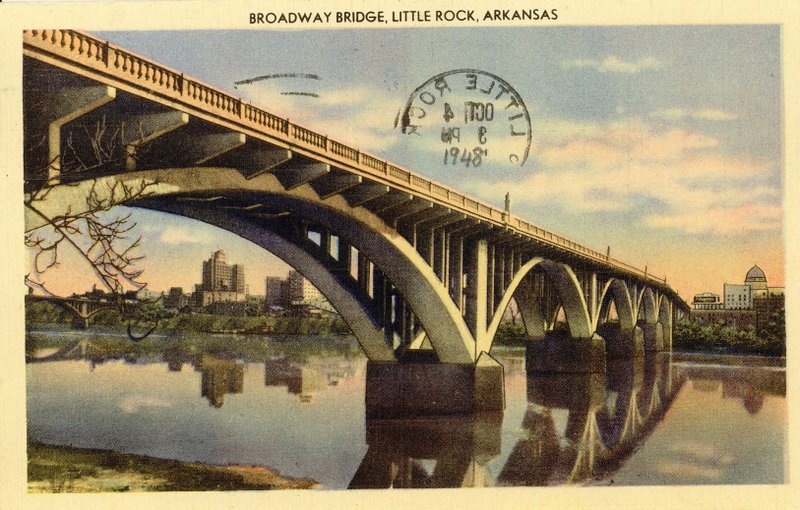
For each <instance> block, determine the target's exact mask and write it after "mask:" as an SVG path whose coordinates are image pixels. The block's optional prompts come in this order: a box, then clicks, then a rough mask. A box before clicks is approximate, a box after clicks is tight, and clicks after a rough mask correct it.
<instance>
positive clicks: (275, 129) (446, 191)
mask: <svg viewBox="0 0 800 510" xmlns="http://www.w3.org/2000/svg"><path fill="white" fill-rule="evenodd" d="M23 36H24V42H25V44H27V45H29V46H33V47H36V48H39V49H41V50H44V51H49V52H50V53H53V54H56V55H59V56H61V57H67V58H68V59H71V60H73V61H75V62H77V63H78V64H81V65H83V66H87V67H91V68H94V69H97V70H99V71H100V72H103V73H105V74H111V75H112V76H113V77H116V78H120V79H123V80H125V81H126V82H127V83H129V84H132V85H134V86H137V87H139V88H141V89H143V90H144V91H146V92H148V93H150V92H160V93H163V94H165V95H167V96H168V97H169V98H171V99H174V98H176V96H177V97H178V98H179V99H181V100H183V101H184V102H185V103H187V104H189V105H191V106H194V107H196V108H200V109H202V110H203V111H205V112H209V113H213V114H216V115H219V116H221V117H223V118H225V119H228V120H234V121H236V122H239V123H241V124H243V125H245V126H249V127H255V128H256V130H257V131H259V132H261V133H264V134H267V135H270V136H272V137H274V138H277V139H278V140H282V141H284V142H289V143H292V142H300V143H302V144H303V145H305V146H310V147H313V148H314V149H315V150H321V151H322V152H324V153H325V155H326V156H327V157H329V158H331V159H336V160H339V161H341V162H343V163H346V164H347V165H349V166H351V167H353V168H354V169H356V170H357V171H360V172H362V173H365V174H368V175H370V176H374V177H377V178H379V179H387V178H388V180H389V181H392V182H397V183H400V184H402V185H403V186H404V187H406V188H409V189H411V190H413V191H415V192H417V193H418V194H419V195H421V196H423V197H425V198H428V199H431V200H433V201H436V202H438V203H441V204H443V205H446V206H447V207H451V208H454V209H457V210H463V211H464V212H467V213H470V214H472V215H475V216H478V217H479V218H483V219H487V220H491V221H493V222H502V223H505V224H507V225H509V226H510V227H511V228H516V230H518V231H519V232H521V233H524V234H526V235H528V236H530V237H532V238H534V239H536V240H538V241H541V242H545V243H546V244H550V245H555V246H559V247H561V248H564V249H567V250H569V251H572V252H577V253H580V254H582V255H584V256H586V257H588V258H591V259H594V260H595V261H597V262H600V263H603V264H606V265H611V266H614V267H616V268H618V269H621V270H624V271H626V272H629V273H633V274H635V275H637V276H639V277H642V278H645V279H647V280H650V281H653V282H658V283H665V282H666V279H661V278H656V277H654V276H652V275H649V274H647V272H646V271H642V270H641V269H638V268H636V267H634V266H631V265H629V264H626V263H624V262H622V261H619V260H617V259H614V258H611V257H609V256H607V255H605V254H602V253H599V252H597V251H595V250H592V249H589V248H586V247H584V246H581V245H579V244H577V243H575V242H573V241H570V240H568V239H566V238H564V237H562V236H559V235H557V234H554V233H552V232H550V231H547V230H545V229H542V228H541V227H537V226H536V225H533V224H531V223H529V222H527V221H525V220H522V219H517V218H514V219H511V217H510V215H508V214H506V211H503V210H500V209H498V208H496V207H494V206H492V205H491V204H488V203H485V202H482V201H479V200H477V199H474V198H471V197H467V196H465V195H464V194H462V193H460V192H458V191H456V190H454V189H451V188H448V187H446V186H444V185H442V184H440V183H436V182H434V181H431V180H430V179H426V178H425V177H423V176H421V175H419V174H416V173H414V172H411V171H409V170H406V169H404V168H400V167H398V166H396V165H393V164H391V163H389V162H387V161H385V160H382V159H379V158H376V157H374V156H372V155H370V154H366V153H364V152H361V151H359V150H358V149H355V148H353V147H350V146H348V145H346V144H343V143H341V142H338V141H335V140H331V139H329V138H328V137H327V136H324V135H321V134H319V133H317V132H315V131H312V130H310V129H308V128H305V127H303V126H300V125H297V124H292V123H291V122H289V120H287V119H283V118H281V117H278V116H276V115H273V114H271V113H269V112H267V111H265V110H262V109H260V108H258V107H255V106H253V105H251V104H246V103H242V100H241V99H240V98H238V97H234V96H232V95H230V94H228V93H226V92H223V91H221V90H219V89H217V88H215V87H213V86H211V85H207V84H204V83H202V82H200V81H198V80H195V79H192V78H187V77H185V76H184V75H183V74H182V73H180V72H178V71H175V70H173V69H170V68H168V67H166V66H163V65H161V64H158V63H156V62H154V61H152V60H149V59H147V58H145V57H142V56H139V55H136V54H135V53H132V52H130V51H128V50H125V49H123V48H121V47H118V46H116V45H114V44H111V43H109V42H107V41H103V40H101V39H98V38H96V37H93V36H91V35H89V34H86V33H84V32H79V31H76V30H25V31H24V32H23Z"/></svg>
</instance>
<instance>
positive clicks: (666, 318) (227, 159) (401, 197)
mask: <svg viewBox="0 0 800 510" xmlns="http://www.w3.org/2000/svg"><path fill="white" fill-rule="evenodd" d="M23 54H24V60H23V87H24V94H23V99H24V115H25V117H24V132H25V191H26V194H27V195H26V198H27V202H28V205H29V207H27V208H26V229H27V230H28V231H30V230H33V229H36V228H39V227H41V226H43V225H44V224H45V221H44V219H43V218H48V217H49V218H52V217H59V216H61V215H64V214H67V212H70V213H72V214H74V213H76V212H80V211H81V210H85V209H86V208H87V207H89V205H88V202H89V200H88V199H87V197H91V200H92V201H93V202H95V203H97V201H98V200H100V201H110V203H114V202H118V201H124V202H125V205H128V206H133V207H144V208H149V209H153V210H158V211H164V212H169V213H174V214H179V215H183V216H186V217H190V218H194V219H198V220H200V221H203V222H206V223H209V224H212V225H216V226H219V227H221V228H224V229H226V230H229V231H231V232H234V233H236V234H238V235H240V236H241V237H243V238H245V239H248V240H250V241H252V242H254V243H256V244H258V245H260V246H262V247H264V248H265V249H267V250H268V251H270V252H272V253H273V254H275V255H276V256H278V257H280V258H282V259H283V260H285V261H286V262H287V263H289V264H290V265H292V266H293V267H295V268H296V269H297V270H298V271H300V272H301V273H302V274H303V275H304V276H305V277H306V278H308V279H309V280H310V281H311V282H312V283H313V284H314V285H315V286H316V287H317V288H318V289H319V290H320V291H321V292H322V293H323V294H324V295H325V297H326V298H327V299H328V301H329V302H330V303H331V305H332V306H333V307H334V308H335V309H336V310H337V311H338V312H339V314H340V315H341V316H342V317H343V318H344V320H345V321H346V322H347V324H348V325H349V326H350V328H351V329H352V331H353V333H354V335H355V336H356V337H357V338H358V340H359V342H360V344H361V346H362V348H363V350H364V352H365V354H366V355H367V356H368V358H369V359H370V360H371V361H372V362H373V364H372V366H373V367H374V368H375V369H376V370H380V367H378V365H379V364H380V363H395V362H397V361H401V362H402V361H406V362H410V361H414V360H428V361H430V360H433V361H438V362H441V364H442V365H443V366H445V367H453V366H455V367H489V366H493V367H498V365H497V364H496V362H494V361H493V360H491V358H490V357H489V356H488V353H489V351H490V349H491V347H492V342H493V339H494V336H495V333H496V331H497V328H498V326H499V324H500V322H501V319H502V316H503V313H504V311H505V309H506V307H507V306H508V304H509V303H510V301H511V300H512V298H513V299H515V301H516V303H517V304H518V307H519V310H520V312H521V316H522V318H523V320H524V324H525V329H526V333H527V335H528V337H530V339H531V341H532V342H531V344H530V345H531V347H530V348H529V356H528V369H529V370H548V371H572V372H575V371H578V372H581V371H603V370H604V368H605V360H606V357H609V358H614V357H623V358H625V357H628V358H629V357H636V356H640V355H642V353H643V351H644V350H645V349H647V350H669V349H670V348H671V339H672V333H671V332H672V327H673V323H674V321H675V320H676V319H677V318H678V317H679V316H681V315H684V314H688V311H689V306H688V305H687V304H686V303H685V302H684V301H683V300H682V299H681V298H680V297H679V296H678V295H677V293H676V292H675V291H674V290H673V289H672V288H670V287H669V285H667V283H666V279H663V278H657V277H655V276H653V275H651V274H648V272H647V271H646V270H641V269H638V268H635V267H633V266H630V265H628V264H625V263H624V262H621V261H619V260H617V259H614V258H611V257H610V256H609V254H608V253H600V252H597V251H594V250H592V249H589V248H586V247H584V246H582V245H580V244H578V243H576V242H574V241H571V240H569V239H566V238H564V237H562V236H559V235H556V234H554V233H552V232H549V231H547V230H545V229H543V228H541V227H538V226H536V225H534V224H532V223H530V222H528V221H525V220H523V219H521V218H519V217H516V216H514V215H512V214H511V212H510V211H507V210H501V209H498V208H496V207H494V206H492V205H490V204H487V203H484V202H481V201H479V200H476V199H474V198H472V197H469V196H466V195H464V194H463V193H461V192H460V191H458V190H456V189H453V188H450V187H447V186H443V185H441V184H439V183H436V182H433V181H431V180H429V179H427V178H425V177H423V176H421V175H419V174H417V173H414V172H412V171H409V170H406V169H403V168H401V167H399V166H396V165H393V164H391V163H389V162H387V161H384V160H382V159H379V158H376V157H374V156H371V155H369V154H366V153H363V152H361V151H359V150H358V149H356V148H353V147H350V146H348V145H345V144H343V143H340V142H338V141H336V140H333V139H331V138H328V137H327V136H323V135H322V134H319V133H316V132H314V131H312V130H309V129H307V128H304V127H301V126H299V125H296V124H293V123H290V122H289V121H288V120H286V119H283V118H280V117H277V116H275V115H273V114H270V113H268V112H267V111H265V110H262V109H260V108H257V107H255V106H253V105H251V104H249V103H248V102H246V101H242V100H241V99H239V98H236V97H234V96H231V95H229V94H227V93H225V92H222V91H220V90H218V89H216V88H214V87H211V86H209V85H206V84H203V83H201V82H199V81H197V80H194V79H191V78H189V77H187V76H184V75H183V74H182V73H180V72H178V71H175V70H172V69H169V68H167V67H164V66H162V65H160V64H157V63H155V62H153V61H151V60H148V59H146V58H143V57H140V56H138V55H135V54H133V53H131V52H129V51H127V50H125V49H123V48H120V47H118V46H115V45H113V44H110V43H108V42H106V41H102V40H100V39H97V38H95V37H93V36H91V35H88V34H85V33H81V32H77V31H72V30H29V31H25V32H24V34H23ZM612 304H613V309H615V310H616V316H617V317H618V320H613V321H612V320H609V317H610V316H613V315H614V314H610V313H609V310H611V309H612ZM448 369H449V368H443V369H442V370H448ZM487 370H488V371H487V372H486V373H487V374H488V373H491V374H495V375H490V376H487V377H489V378H496V373H497V371H496V370H495V369H494V368H487ZM479 372H480V373H483V372H482V371H481V370H479V369H478V368H475V372H474V374H478V373H479ZM407 377H416V376H412V375H406V376H402V377H401V381H398V383H399V385H400V386H403V384H404V383H403V382H402V381H406V378H407ZM471 377H473V378H472V379H469V378H468V380H470V381H472V382H471V383H467V384H476V385H480V384H478V383H476V382H475V381H476V379H475V377H479V376H478V375H473V376H471ZM481 377H482V376H481ZM436 378H437V377H434V379H436ZM500 378H501V382H500V383H499V384H500V386H501V387H502V370H501V371H500ZM406 382H407V381H406ZM451 390H452V389H451V388H450V389H447V390H446V391H445V393H452V391H451ZM479 400H480V399H479ZM501 400H502V399H501ZM473 404H475V403H473ZM475 405H478V406H480V404H479V403H478V404H475ZM492 405H496V403H495V404H492Z"/></svg>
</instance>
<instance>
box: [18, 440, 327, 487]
mask: <svg viewBox="0 0 800 510" xmlns="http://www.w3.org/2000/svg"><path fill="white" fill-rule="evenodd" d="M318 486H319V485H318V484H317V483H316V482H314V481H313V480H308V479H296V478H288V477H284V476H281V475H280V474H279V473H278V472H276V471H273V470H271V469H269V468H265V467H262V466H214V465H210V464H201V463H192V462H180V461H176V460H166V459H157V458H153V457H145V456H142V455H129V454H122V453H116V452H112V451H107V450H89V449H80V448H70V447H65V446H48V445H42V444H31V445H28V492H124V491H137V492H143V491H212V490H213V491H229V490H269V489H313V488H317V487H318Z"/></svg>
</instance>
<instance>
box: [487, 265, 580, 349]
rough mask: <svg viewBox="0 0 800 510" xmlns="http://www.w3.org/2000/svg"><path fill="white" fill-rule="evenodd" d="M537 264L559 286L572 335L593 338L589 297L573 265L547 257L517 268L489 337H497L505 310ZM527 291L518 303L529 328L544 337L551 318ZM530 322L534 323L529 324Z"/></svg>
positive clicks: (488, 332)
mask: <svg viewBox="0 0 800 510" xmlns="http://www.w3.org/2000/svg"><path fill="white" fill-rule="evenodd" d="M536 267H539V268H541V269H542V270H543V271H544V273H545V275H546V276H547V278H548V280H549V281H550V282H551V283H552V285H553V286H554V287H555V289H556V292H557V293H558V295H559V298H560V300H561V306H562V308H563V309H564V315H565V316H566V319H567V325H568V326H569V331H570V336H571V337H572V338H590V337H591V336H592V333H593V329H592V324H591V320H590V318H589V311H588V308H587V306H586V300H585V299H584V297H583V293H582V292H581V287H580V283H579V282H578V278H577V277H576V276H575V273H574V271H573V270H572V268H570V267H569V266H568V265H566V264H561V263H558V262H554V261H552V260H548V259H543V258H541V257H534V258H533V259H531V260H529V261H528V262H526V263H525V264H524V265H523V266H522V267H521V268H520V269H519V271H517V273H516V274H515V275H514V277H513V279H512V280H511V282H510V283H509V285H508V287H507V289H506V291H505V293H504V294H503V297H502V299H501V300H500V303H499V304H498V306H497V307H496V308H495V310H494V313H493V316H492V320H491V322H490V323H489V326H488V328H487V338H489V341H490V342H492V341H493V340H494V336H495V334H496V333H497V329H498V327H499V326H500V321H501V320H502V316H503V313H504V312H505V309H506V307H507V306H508V304H509V303H510V302H511V299H512V298H513V297H514V294H515V292H516V291H517V289H518V288H520V285H522V284H523V282H524V280H525V278H526V277H527V276H528V275H529V274H531V272H532V271H533V270H534V269H535V268H536ZM524 294H525V295H524V296H520V299H517V304H518V305H519V307H520V311H521V312H522V317H523V321H525V326H526V329H528V331H530V332H534V334H535V335H537V336H538V334H541V337H543V336H544V333H545V330H546V321H547V318H545V317H544V316H543V315H542V313H541V310H540V309H539V306H538V305H539V303H535V302H534V299H533V296H532V295H531V294H532V293H529V292H524ZM529 323H532V324H530V325H529Z"/></svg>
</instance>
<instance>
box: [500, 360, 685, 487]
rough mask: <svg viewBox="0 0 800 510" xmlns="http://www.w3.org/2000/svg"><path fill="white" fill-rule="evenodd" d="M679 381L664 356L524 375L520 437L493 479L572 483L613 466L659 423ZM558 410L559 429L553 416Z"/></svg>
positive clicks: (508, 482) (504, 482)
mask: <svg viewBox="0 0 800 510" xmlns="http://www.w3.org/2000/svg"><path fill="white" fill-rule="evenodd" d="M684 380H685V378H683V377H680V378H678V379H676V378H675V377H674V374H673V373H672V371H671V369H670V360H669V357H668V356H652V357H647V358H646V359H641V358H639V359H635V360H625V361H615V362H613V363H609V364H608V366H607V369H606V374H529V376H528V385H527V391H528V408H527V410H526V412H525V416H524V418H523V422H522V428H523V430H525V431H526V437H524V438H523V439H520V440H519V441H518V442H517V444H516V445H515V446H514V449H513V450H512V452H511V455H510V456H509V459H508V461H507V462H506V464H505V466H504V467H503V469H502V471H501V472H500V475H499V476H498V483H499V484H501V485H553V484H561V483H577V482H582V481H585V480H588V479H590V478H597V477H602V476H603V475H604V474H606V473H608V472H611V471H613V470H614V469H616V468H617V467H618V466H620V465H621V464H622V463H623V462H624V461H625V460H626V459H627V458H628V457H629V456H630V455H631V454H632V453H633V452H634V451H635V450H636V448H637V446H638V444H639V443H640V442H642V441H643V440H644V439H645V438H646V437H647V435H648V434H649V433H650V432H651V431H652V429H653V427H654V426H655V425H656V424H657V423H658V422H659V421H660V420H661V418H662V417H663V415H664V413H665V412H666V410H667V409H668V408H669V406H670V404H671V403H672V401H673V399H674V397H675V395H676V394H677V392H678V390H679V389H680V387H681V385H682V384H683V382H684ZM563 411H566V413H567V419H566V426H565V427H564V431H563V433H559V432H558V427H557V426H556V423H555V419H554V416H555V415H557V414H559V413H561V414H563Z"/></svg>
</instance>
